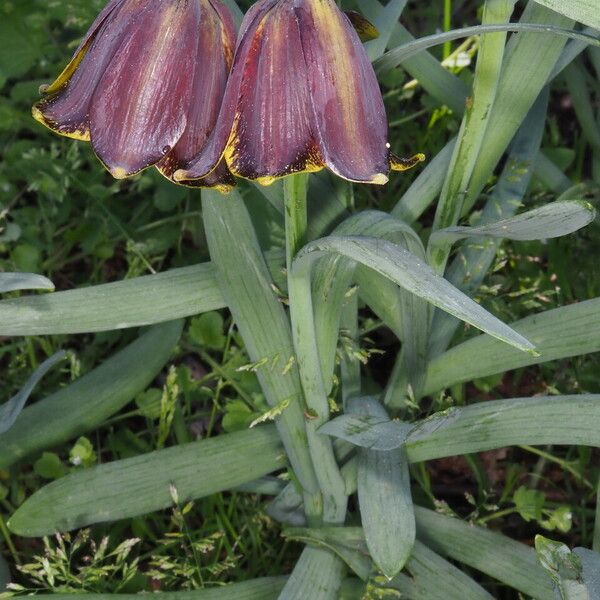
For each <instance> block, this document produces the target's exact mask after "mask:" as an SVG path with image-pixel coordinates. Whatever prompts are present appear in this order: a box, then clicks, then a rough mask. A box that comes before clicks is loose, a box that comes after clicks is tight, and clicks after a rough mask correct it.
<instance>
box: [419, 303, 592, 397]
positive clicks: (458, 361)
mask: <svg viewBox="0 0 600 600" xmlns="http://www.w3.org/2000/svg"><path fill="white" fill-rule="evenodd" d="M512 328H513V329H514V330H515V331H518V332H519V333H520V334H521V335H523V336H524V337H526V338H527V339H529V340H531V341H532V342H533V343H534V344H535V347H536V349H537V350H538V352H539V353H540V354H539V356H531V355H526V354H523V353H521V352H519V351H517V350H514V349H513V348H510V347H508V346H505V345H503V344H500V343H498V342H497V341H496V340H495V339H493V338H492V337H491V336H488V335H480V336H477V337H475V338H473V339H470V340H468V341H466V342H463V343H462V344H459V345H458V346H455V347H454V348H451V349H450V350H448V351H447V352H444V353H443V354H441V355H440V356H438V357H436V358H435V359H434V360H432V361H431V362H430V363H429V367H428V369H427V377H426V381H425V386H424V391H423V393H424V394H425V395H427V394H432V393H434V392H437V391H439V390H441V389H444V388H446V387H449V386H451V385H454V384H455V383H462V382H464V381H472V380H473V379H477V378H480V377H487V376H488V375H494V374H495V373H504V372H505V371H510V370H512V369H518V368H520V367H526V366H528V365H534V364H539V363H543V362H547V361H550V360H556V359H558V358H567V357H569V356H578V355H580V354H588V353H590V352H598V351H599V350H600V298H595V299H593V300H586V301H584V302H578V303H576V304H571V305H569V306H563V307H561V308H555V309H553V310H549V311H546V312H543V313H540V314H537V315H532V316H530V317H526V318H525V319H522V320H520V321H517V322H516V323H513V324H512Z"/></svg>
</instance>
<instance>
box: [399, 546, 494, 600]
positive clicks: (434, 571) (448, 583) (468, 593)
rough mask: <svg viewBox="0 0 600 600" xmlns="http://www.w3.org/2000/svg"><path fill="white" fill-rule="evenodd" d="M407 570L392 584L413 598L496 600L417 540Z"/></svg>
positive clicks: (420, 599) (432, 599) (422, 599)
mask: <svg viewBox="0 0 600 600" xmlns="http://www.w3.org/2000/svg"><path fill="white" fill-rule="evenodd" d="M407 569H408V571H409V572H410V574H411V576H412V577H411V578H407V577H406V576H404V575H402V574H401V575H399V576H397V577H396V578H394V579H393V580H392V581H390V583H389V584H388V587H391V588H394V589H396V590H398V591H400V592H401V593H403V594H406V597H407V598H410V599H411V600H493V597H492V596H490V594H488V592H486V591H485V590H484V589H483V588H482V587H481V586H480V585H479V584H478V583H476V582H475V581H474V580H473V579H471V578H470V577H469V576H468V575H467V574H466V573H463V571H461V570H460V569H457V568H456V567H455V566H454V565H452V564H450V563H449V562H448V561H447V560H444V559H443V558H442V557H441V556H438V555H437V554H436V553H435V552H433V551H432V550H430V549H429V548H428V547H427V546H425V545H424V544H422V543H420V542H419V541H417V542H416V543H415V546H414V551H413V555H412V557H411V559H410V561H409V562H408V565H407Z"/></svg>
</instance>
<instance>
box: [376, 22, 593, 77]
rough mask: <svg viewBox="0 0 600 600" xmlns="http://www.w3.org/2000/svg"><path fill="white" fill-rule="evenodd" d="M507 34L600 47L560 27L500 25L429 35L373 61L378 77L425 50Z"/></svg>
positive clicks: (549, 25)
mask: <svg viewBox="0 0 600 600" xmlns="http://www.w3.org/2000/svg"><path fill="white" fill-rule="evenodd" d="M508 31H513V32H529V33H537V34H546V35H550V34H553V35H556V36H560V37H563V38H571V39H574V40H578V41H582V42H587V43H588V44H590V45H592V46H600V40H598V39H597V38H596V37H594V36H592V35H589V34H587V33H580V32H578V31H575V30H574V29H567V28H566V27H557V26H555V25H551V24H547V25H544V24H542V23H508V24H501V25H474V26H472V27H463V28H460V29H453V30H451V31H445V32H442V33H435V34H433V35H427V36H424V37H421V38H419V39H417V40H414V41H413V42H408V43H406V44H403V45H402V46H400V47H398V48H394V49H393V50H389V51H388V52H386V53H385V54H384V55H383V56H382V57H381V58H378V59H377V60H376V61H374V63H373V67H374V68H375V71H376V72H377V73H382V72H385V71H389V70H390V69H393V68H394V67H397V66H398V65H401V64H402V63H403V62H404V61H405V60H407V59H409V58H411V57H413V56H415V55H416V54H419V53H420V52H423V51H424V50H427V49H429V48H433V47H434V46H439V45H440V44H443V43H445V42H451V41H453V40H457V39H460V38H465V37H469V36H471V35H483V34H490V33H501V32H508ZM563 44H564V42H563Z"/></svg>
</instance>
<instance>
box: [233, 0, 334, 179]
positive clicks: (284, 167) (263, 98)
mask: <svg viewBox="0 0 600 600" xmlns="http://www.w3.org/2000/svg"><path fill="white" fill-rule="evenodd" d="M313 123H314V114H313V111H312V105H311V102H310V96H309V89H308V82H307V70H306V63H305V61H304V53H303V52H302V43H301V40H300V32H299V30H298V23H297V21H296V16H295V14H294V8H293V5H292V4H291V3H289V2H280V3H279V4H277V5H276V6H275V7H274V8H272V9H271V11H270V12H269V13H268V14H267V15H266V16H264V17H263V19H262V21H261V23H260V25H259V26H258V28H257V29H256V31H255V32H254V35H253V43H252V45H251V46H250V48H249V49H248V54H247V56H246V61H245V64H244V75H243V76H242V82H241V86H240V92H239V101H238V105H237V109H236V117H235V122H234V126H233V130H232V134H231V137H230V139H229V142H228V144H227V150H226V152H225V159H226V160H227V164H228V165H229V168H230V169H231V170H232V172H233V173H234V174H236V175H239V176H241V177H245V178H249V179H258V180H259V181H261V182H263V183H270V182H271V181H272V180H273V179H275V178H277V177H282V176H283V175H288V174H290V173H295V172H299V171H317V170H319V169H321V168H322V167H323V161H322V159H321V157H320V156H319V152H318V149H317V145H316V142H315V137H314V134H313Z"/></svg>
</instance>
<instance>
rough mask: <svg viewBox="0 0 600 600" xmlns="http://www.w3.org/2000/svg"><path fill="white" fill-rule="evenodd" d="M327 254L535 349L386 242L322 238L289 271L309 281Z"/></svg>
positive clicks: (443, 281) (306, 250) (508, 338)
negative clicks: (314, 265) (316, 264)
mask: <svg viewBox="0 0 600 600" xmlns="http://www.w3.org/2000/svg"><path fill="white" fill-rule="evenodd" d="M328 254H340V255H342V256H345V257H347V258H350V259H352V260H355V261H356V262H359V263H361V264H364V265H365V266H368V267H370V268H371V269H373V270H375V271H377V272H378V273H380V274H381V275H384V276H385V277H387V278H389V279H391V280H392V281H394V282H395V283H396V284H398V285H399V286H401V287H403V288H404V289H406V290H408V291H409V292H412V293H413V294H416V295H417V296H419V297H420V298H424V299H425V300H427V301H428V302H430V303H431V304H433V305H434V306H437V307H439V308H442V309H443V310H446V311H448V312H449V313H450V314H453V315H454V316H456V317H459V318H461V319H462V320H464V321H466V322H467V323H470V324H472V325H474V326H475V327H478V328H480V329H482V330H483V331H487V332H489V333H490V334H491V335H493V336H494V337H497V338H498V339H501V340H503V341H505V342H507V343H509V344H512V345H514V346H515V347H517V348H520V349H522V350H525V351H532V350H533V348H534V347H533V345H532V344H531V343H530V342H528V341H527V340H526V339H525V338H523V337H522V336H521V335H519V334H517V333H515V332H514V331H513V330H511V329H510V328H509V327H507V326H506V325H504V324H503V323H502V322H501V321H499V320H498V319H497V318H496V317H494V316H493V315H491V314H490V313H488V312H487V311H486V310H484V309H483V308H482V307H481V306H479V305H478V304H477V303H476V302H474V301H473V300H471V299H470V298H468V297H467V296H465V295H464V294H463V293H462V292H460V291H459V290H457V289H456V288H455V287H454V286H452V285H451V284H450V283H448V281H446V280H445V279H443V278H442V277H440V276H438V275H436V274H435V273H434V272H433V270H432V269H431V268H430V267H429V266H428V265H426V264H425V263H423V262H422V261H421V260H419V259H418V258H417V257H415V256H414V255H413V254H411V253H410V252H408V251H407V250H405V249H403V248H401V247H399V246H397V245H395V244H392V243H391V242H388V241H386V240H381V239H373V238H367V237H359V236H346V237H341V236H329V237H325V238H322V239H320V240H316V241H315V242H311V243H309V244H307V245H306V246H305V247H304V248H303V249H302V250H301V251H300V252H299V254H298V256H297V257H296V259H295V260H294V263H293V267H292V269H293V270H295V271H296V272H297V273H298V275H302V276H304V277H307V278H308V277H310V268H311V264H312V263H313V262H314V261H315V260H316V259H318V258H320V257H322V256H325V255H328Z"/></svg>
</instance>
